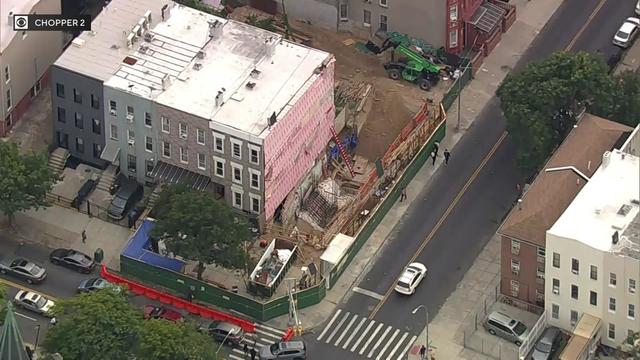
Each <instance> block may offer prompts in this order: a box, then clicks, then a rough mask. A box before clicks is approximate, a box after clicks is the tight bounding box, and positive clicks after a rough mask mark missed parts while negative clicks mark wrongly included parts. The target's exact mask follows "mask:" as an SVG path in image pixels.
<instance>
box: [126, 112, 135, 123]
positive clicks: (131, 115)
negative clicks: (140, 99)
mask: <svg viewBox="0 0 640 360" xmlns="http://www.w3.org/2000/svg"><path fill="white" fill-rule="evenodd" d="M133 119H134V117H133V114H127V120H129V122H130V123H132V122H133Z"/></svg>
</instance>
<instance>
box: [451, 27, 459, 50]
mask: <svg viewBox="0 0 640 360" xmlns="http://www.w3.org/2000/svg"><path fill="white" fill-rule="evenodd" d="M457 46H458V30H457V29H454V30H451V31H449V47H452V48H454V47H457Z"/></svg>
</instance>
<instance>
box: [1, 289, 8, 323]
mask: <svg viewBox="0 0 640 360" xmlns="http://www.w3.org/2000/svg"><path fill="white" fill-rule="evenodd" d="M6 296H7V288H6V287H5V286H4V284H0V324H2V323H3V322H4V314H5V313H6V311H7V304H6V300H5V297H6Z"/></svg>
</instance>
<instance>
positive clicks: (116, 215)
mask: <svg viewBox="0 0 640 360" xmlns="http://www.w3.org/2000/svg"><path fill="white" fill-rule="evenodd" d="M143 194H144V189H143V187H142V185H140V184H138V183H137V182H133V181H129V182H127V183H125V184H123V185H122V186H121V187H120V188H119V189H118V191H117V192H116V195H115V196H114V197H113V199H112V200H111V205H109V209H108V210H107V214H108V215H109V217H110V218H112V219H114V220H121V219H123V218H124V217H125V215H126V214H127V212H129V210H130V209H131V208H132V207H133V205H135V204H136V203H137V202H138V201H140V199H142V195H143Z"/></svg>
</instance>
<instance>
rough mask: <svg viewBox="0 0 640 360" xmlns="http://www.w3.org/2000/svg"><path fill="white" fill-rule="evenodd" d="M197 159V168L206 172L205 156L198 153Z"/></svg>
mask: <svg viewBox="0 0 640 360" xmlns="http://www.w3.org/2000/svg"><path fill="white" fill-rule="evenodd" d="M196 157H197V160H198V161H197V166H198V169H200V170H207V156H206V155H205V154H203V153H198V155H196Z"/></svg>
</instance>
